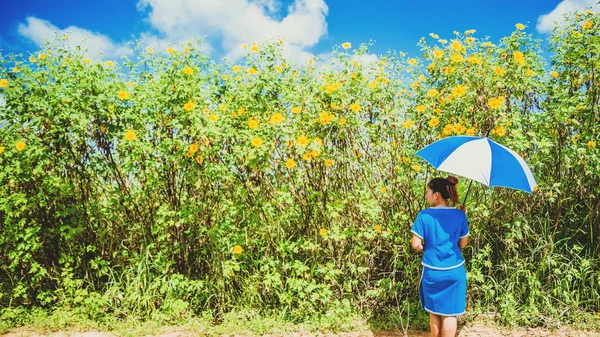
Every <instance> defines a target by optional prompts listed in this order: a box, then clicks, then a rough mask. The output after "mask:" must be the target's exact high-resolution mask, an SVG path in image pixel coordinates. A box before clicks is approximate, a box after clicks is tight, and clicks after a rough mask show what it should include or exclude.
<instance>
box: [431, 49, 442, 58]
mask: <svg viewBox="0 0 600 337" xmlns="http://www.w3.org/2000/svg"><path fill="white" fill-rule="evenodd" d="M433 57H435V58H436V59H439V58H442V57H444V52H443V51H442V50H440V49H435V50H434V51H433Z"/></svg>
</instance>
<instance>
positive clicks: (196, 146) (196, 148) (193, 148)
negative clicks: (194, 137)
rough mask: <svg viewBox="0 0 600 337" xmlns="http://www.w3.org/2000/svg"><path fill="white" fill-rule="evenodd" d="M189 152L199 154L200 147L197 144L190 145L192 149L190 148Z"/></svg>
mask: <svg viewBox="0 0 600 337" xmlns="http://www.w3.org/2000/svg"><path fill="white" fill-rule="evenodd" d="M188 152H189V153H196V152H198V145H196V144H190V147H189V148H188Z"/></svg>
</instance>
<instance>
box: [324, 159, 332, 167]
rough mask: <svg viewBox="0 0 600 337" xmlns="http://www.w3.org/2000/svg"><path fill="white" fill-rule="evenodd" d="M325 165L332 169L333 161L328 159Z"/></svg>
mask: <svg viewBox="0 0 600 337" xmlns="http://www.w3.org/2000/svg"><path fill="white" fill-rule="evenodd" d="M324 164H325V166H327V167H332V166H333V160H332V159H326V160H325V163H324Z"/></svg>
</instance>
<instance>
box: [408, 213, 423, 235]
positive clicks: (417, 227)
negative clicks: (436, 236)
mask: <svg viewBox="0 0 600 337" xmlns="http://www.w3.org/2000/svg"><path fill="white" fill-rule="evenodd" d="M411 232H412V233H413V234H414V235H416V236H418V237H419V238H420V239H421V240H424V238H425V225H424V224H423V217H422V216H421V213H419V214H418V215H417V218H416V219H415V223H414V224H413V226H412V229H411Z"/></svg>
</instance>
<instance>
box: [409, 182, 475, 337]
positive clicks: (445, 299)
mask: <svg viewBox="0 0 600 337" xmlns="http://www.w3.org/2000/svg"><path fill="white" fill-rule="evenodd" d="M456 184H458V179H456V177H453V176H448V178H445V179H444V178H435V179H432V180H431V181H430V182H429V183H428V184H427V194H426V198H427V202H428V203H429V206H430V207H429V208H427V209H424V210H422V211H420V212H419V214H418V215H417V218H416V219H415V223H414V224H413V226H412V233H413V237H412V239H411V240H410V243H411V246H412V248H413V249H415V250H417V251H419V252H423V259H422V262H421V263H422V264H423V274H422V276H421V285H420V287H419V294H420V298H421V305H422V306H423V308H424V309H425V310H426V311H428V312H429V326H430V328H431V335H432V336H434V337H440V336H441V337H449V336H455V335H456V317H457V316H459V315H462V314H464V313H465V308H466V298H467V272H466V270H465V266H464V263H465V259H464V258H463V256H462V253H461V249H462V248H464V247H465V246H466V245H467V241H468V237H467V236H468V235H469V223H468V220H467V216H466V214H465V212H464V208H463V209H457V208H455V207H449V205H450V204H451V205H456V204H457V203H458V192H457V191H456Z"/></svg>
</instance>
